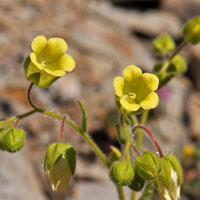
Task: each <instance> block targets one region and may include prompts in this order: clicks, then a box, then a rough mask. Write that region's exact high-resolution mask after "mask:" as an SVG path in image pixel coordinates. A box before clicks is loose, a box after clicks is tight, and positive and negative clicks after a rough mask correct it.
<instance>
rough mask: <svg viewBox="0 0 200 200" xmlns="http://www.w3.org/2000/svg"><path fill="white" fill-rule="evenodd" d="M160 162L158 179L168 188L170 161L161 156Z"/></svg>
mask: <svg viewBox="0 0 200 200" xmlns="http://www.w3.org/2000/svg"><path fill="white" fill-rule="evenodd" d="M160 162H161V170H160V173H159V174H160V176H159V180H160V181H161V183H162V184H163V185H164V186H165V188H167V189H169V187H170V183H171V164H170V161H169V160H168V159H167V158H165V157H163V158H161V159H160Z"/></svg>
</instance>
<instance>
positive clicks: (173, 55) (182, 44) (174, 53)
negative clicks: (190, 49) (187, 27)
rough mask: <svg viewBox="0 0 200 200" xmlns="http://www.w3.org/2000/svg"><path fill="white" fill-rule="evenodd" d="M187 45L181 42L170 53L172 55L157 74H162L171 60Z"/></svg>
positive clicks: (185, 42) (184, 41)
mask: <svg viewBox="0 0 200 200" xmlns="http://www.w3.org/2000/svg"><path fill="white" fill-rule="evenodd" d="M187 44H188V42H187V41H186V40H183V41H182V42H181V44H180V45H179V46H178V47H177V48H176V50H175V51H174V52H173V53H172V55H171V56H170V57H169V58H168V59H167V60H166V62H165V63H164V65H163V67H162V68H161V70H160V72H159V74H161V73H162V72H165V71H166V70H167V68H168V66H169V64H170V62H171V61H172V60H173V58H174V57H175V56H176V55H177V54H178V53H179V52H180V51H181V50H182V49H183V48H184V47H185V46H186V45H187Z"/></svg>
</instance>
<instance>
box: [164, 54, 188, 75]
mask: <svg viewBox="0 0 200 200" xmlns="http://www.w3.org/2000/svg"><path fill="white" fill-rule="evenodd" d="M186 70H187V64H186V61H185V59H184V58H183V57H182V56H180V55H177V56H175V57H174V58H173V60H172V61H171V63H170V65H169V67H168V69H167V71H168V72H169V71H170V72H175V73H176V74H177V75H179V74H182V73H184V72H185V71H186Z"/></svg>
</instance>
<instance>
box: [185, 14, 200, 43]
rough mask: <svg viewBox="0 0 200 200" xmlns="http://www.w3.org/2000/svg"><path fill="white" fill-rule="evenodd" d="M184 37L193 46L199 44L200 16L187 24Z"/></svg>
mask: <svg viewBox="0 0 200 200" xmlns="http://www.w3.org/2000/svg"><path fill="white" fill-rule="evenodd" d="M183 35H184V37H185V39H186V40H187V41H188V42H190V43H192V44H197V43H198V42H199V41H200V16H197V17H194V18H192V19H191V20H189V21H188V22H187V23H186V24H185V26H184V28H183Z"/></svg>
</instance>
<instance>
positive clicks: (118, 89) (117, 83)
mask: <svg viewBox="0 0 200 200" xmlns="http://www.w3.org/2000/svg"><path fill="white" fill-rule="evenodd" d="M113 86H114V89H115V94H116V95H117V96H118V97H122V96H123V89H124V78H122V77H120V76H117V77H115V79H114V81H113Z"/></svg>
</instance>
